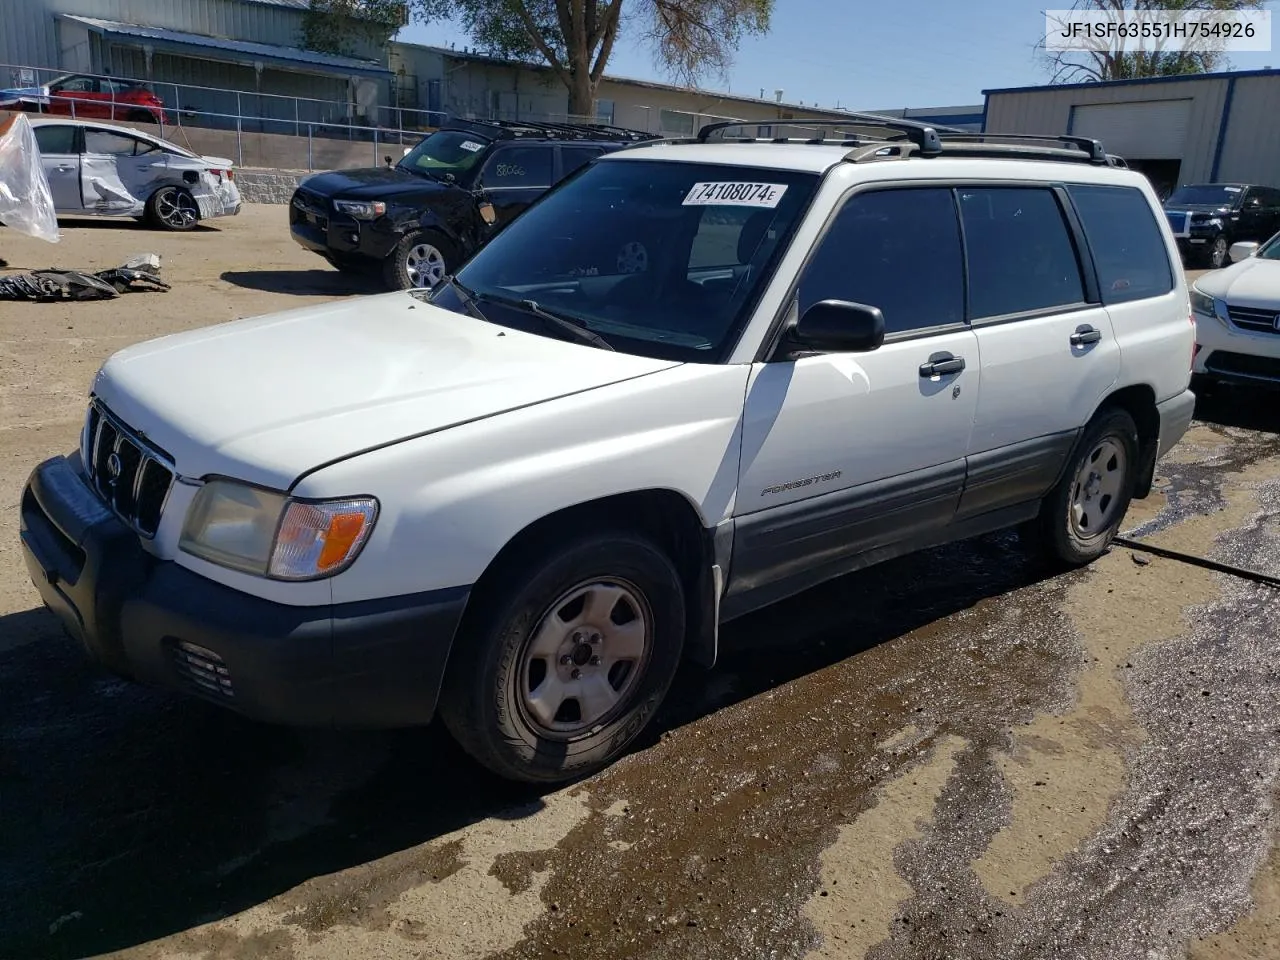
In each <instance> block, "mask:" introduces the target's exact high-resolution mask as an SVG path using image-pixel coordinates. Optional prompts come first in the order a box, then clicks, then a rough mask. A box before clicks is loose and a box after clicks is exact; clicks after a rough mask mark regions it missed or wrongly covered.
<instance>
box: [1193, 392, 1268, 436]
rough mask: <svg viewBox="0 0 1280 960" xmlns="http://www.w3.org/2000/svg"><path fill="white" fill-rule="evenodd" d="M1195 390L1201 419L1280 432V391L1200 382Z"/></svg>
mask: <svg viewBox="0 0 1280 960" xmlns="http://www.w3.org/2000/svg"><path fill="white" fill-rule="evenodd" d="M1195 390H1196V391H1197V392H1196V411H1195V418H1196V419H1197V420H1200V421H1202V422H1204V423H1212V424H1215V425H1217V426H1220V427H1238V428H1240V429H1243V430H1258V431H1261V432H1263V433H1276V434H1280V392H1277V391H1275V390H1265V389H1257V388H1252V387H1236V386H1226V385H1223V384H1212V383H1210V384H1201V383H1197V384H1196V386H1195Z"/></svg>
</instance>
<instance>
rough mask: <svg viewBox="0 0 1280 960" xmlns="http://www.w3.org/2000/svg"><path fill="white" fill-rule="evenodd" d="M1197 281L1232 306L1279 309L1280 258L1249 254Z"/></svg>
mask: <svg viewBox="0 0 1280 960" xmlns="http://www.w3.org/2000/svg"><path fill="white" fill-rule="evenodd" d="M1195 285H1196V287H1198V288H1199V290H1200V292H1201V293H1204V294H1207V295H1208V296H1211V297H1217V298H1218V299H1220V300H1225V301H1227V303H1229V304H1231V305H1232V306H1233V307H1256V308H1258V309H1262V310H1269V309H1272V308H1274V309H1275V310H1276V312H1277V313H1280V260H1259V259H1258V258H1256V257H1250V258H1249V259H1248V260H1241V261H1240V262H1239V263H1233V264H1232V265H1231V266H1229V267H1227V268H1226V269H1225V270H1215V271H1213V272H1212V273H1206V274H1205V275H1204V276H1203V277H1201V278H1200V279H1199V280H1197V281H1196V283H1195Z"/></svg>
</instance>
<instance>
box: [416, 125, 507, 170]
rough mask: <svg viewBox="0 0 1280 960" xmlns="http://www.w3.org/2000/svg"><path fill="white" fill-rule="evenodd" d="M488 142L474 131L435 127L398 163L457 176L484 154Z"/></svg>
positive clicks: (473, 164) (470, 167) (468, 168)
mask: <svg viewBox="0 0 1280 960" xmlns="http://www.w3.org/2000/svg"><path fill="white" fill-rule="evenodd" d="M488 145H489V141H488V140H486V139H485V138H484V137H480V136H476V135H475V134H474V133H464V132H462V131H460V130H438V131H436V132H435V133H433V134H431V136H429V137H427V138H426V139H425V140H423V141H422V142H421V143H419V144H418V145H417V146H416V147H414V148H413V149H412V150H410V151H409V152H408V153H407V154H405V156H404V159H402V160H401V161H400V166H401V167H404V168H405V169H406V170H412V171H415V172H417V173H434V174H441V175H452V176H453V177H454V178H456V179H461V177H462V175H463V174H464V173H466V172H468V171H469V170H471V169H472V168H473V167H474V166H475V165H476V162H477V161H478V160H479V159H480V157H481V155H482V154H483V153H484V148H485V147H487V146H488Z"/></svg>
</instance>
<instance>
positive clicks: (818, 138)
mask: <svg viewBox="0 0 1280 960" xmlns="http://www.w3.org/2000/svg"><path fill="white" fill-rule="evenodd" d="M735 127H756V128H757V129H758V128H760V127H766V128H771V127H814V128H816V135H815V136H812V137H802V138H795V137H773V136H769V137H758V136H743V137H735V138H734V139H737V140H742V141H746V142H753V143H762V142H763V143H815V144H816V143H826V144H831V143H842V142H843V143H849V142H863V141H867V140H868V139H869V138H867V137H866V136H865V135H861V134H857V133H852V131H854V130H862V131H867V130H888V131H892V132H894V133H896V134H899V137H894V138H890V137H879V138H874V137H873V138H870V139H881V140H888V139H901V138H903V137H905V138H906V139H908V140H910V141H911V142H912V143H913V144H915V146H916V148H917V149H918V150H919V151H920V152H921V153H922V154H926V155H933V154H937V153H941V152H942V143H941V141H940V140H939V139H938V131H939V130H945V131H951V130H953V129H956V128H952V127H938V126H934V125H931V124H927V123H917V122H915V121H914V120H899V119H897V118H894V117H882V116H880V115H879V114H874V113H850V114H849V116H848V119H840V120H836V119H833V118H831V117H793V118H792V119H790V120H763V121H761V120H723V121H720V122H719V123H709V124H707V125H706V126H704V127H702V129H700V130H699V131H698V142H699V143H707V142H708V141H709V140H710V138H711V135H712V134H713V133H719V134H721V137H720V139H728V138H727V137H725V136H724V135H723V132H724V131H725V130H731V129H733V128H735ZM841 129H844V130H846V131H850V132H847V133H845V135H844V137H843V139H842V140H840V139H833V138H831V137H829V136H828V134H829V133H838V132H839V131H840V130H841ZM956 132H959V131H958V130H957V131H956Z"/></svg>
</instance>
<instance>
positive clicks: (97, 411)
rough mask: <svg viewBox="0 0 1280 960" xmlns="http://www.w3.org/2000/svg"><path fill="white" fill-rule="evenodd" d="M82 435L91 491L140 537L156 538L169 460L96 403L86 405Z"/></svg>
mask: <svg viewBox="0 0 1280 960" xmlns="http://www.w3.org/2000/svg"><path fill="white" fill-rule="evenodd" d="M84 435H85V449H84V465H85V471H86V473H87V474H88V476H89V482H90V483H92V484H93V488H94V489H95V490H96V491H97V492H98V495H99V496H101V497H102V499H103V500H105V501H106V503H107V506H109V507H111V509H112V510H113V511H115V513H116V516H118V517H119V518H120V519H121V520H123V521H124V522H125V523H127V524H129V526H131V527H132V528H133V529H134V530H135V531H137V532H138V533H139V534H141V535H142V536H144V537H147V538H150V537H154V536H155V534H156V530H157V529H158V528H159V527H160V515H161V514H162V513H163V512H164V504H165V501H166V500H167V499H168V498H169V488H170V487H172V486H173V477H174V469H173V459H172V458H171V457H170V456H169V455H168V454H167V453H165V452H164V451H163V450H160V449H158V448H157V447H153V446H152V445H151V444H149V443H147V442H146V441H144V440H142V439H141V438H140V437H139V436H138V435H137V434H136V433H135V432H134V431H133V430H130V429H129V428H128V427H127V426H125V425H124V424H123V423H122V422H121V421H120V420H119V419H117V418H116V417H115V415H114V414H112V413H111V412H110V411H109V410H108V409H107V408H106V406H105V405H103V404H102V403H101V402H100V401H99V400H97V399H94V400H93V401H92V402H91V403H90V404H89V418H88V421H87V422H86V424H85V434H84Z"/></svg>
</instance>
